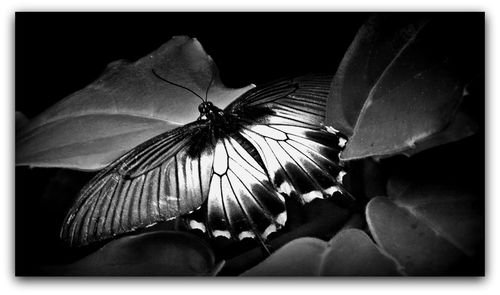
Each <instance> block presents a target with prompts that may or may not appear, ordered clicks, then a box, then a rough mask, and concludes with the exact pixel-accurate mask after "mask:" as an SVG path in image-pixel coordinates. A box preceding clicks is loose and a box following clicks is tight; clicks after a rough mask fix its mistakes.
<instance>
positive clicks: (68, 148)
mask: <svg viewBox="0 0 500 295" xmlns="http://www.w3.org/2000/svg"><path fill="white" fill-rule="evenodd" d="M153 69H154V70H155V72H156V73H157V74H158V75H159V76H160V77H162V78H164V79H167V80H169V81H171V82H173V83H176V84H179V85H182V86H184V87H187V88H189V89H191V90H193V91H194V92H196V93H197V94H198V95H200V96H201V97H205V93H206V90H207V87H208V86H209V84H210V81H211V79H212V77H213V82H212V85H211V87H210V89H209V92H208V98H209V99H210V100H211V101H212V102H214V103H215V104H216V105H217V106H218V107H220V108H223V107H225V106H226V105H228V104H229V103H230V102H231V101H233V100H234V99H235V98H237V97H238V96H240V95H241V94H243V93H244V92H246V91H248V90H249V89H251V88H253V87H254V86H253V85H249V86H247V87H243V88H240V89H228V88H226V87H225V86H224V85H223V84H222V82H221V81H220V79H219V75H218V72H217V67H216V65H215V63H214V62H213V60H212V58H211V57H210V56H208V55H207V54H206V53H205V51H204V50H203V48H202V46H201V44H200V43H199V42H198V41H197V40H196V39H194V38H193V39H192V38H189V37H186V36H180V37H174V38H172V39H171V40H170V41H168V42H167V43H165V44H163V45H162V46H161V47H160V48H159V49H158V50H156V51H154V52H152V53H151V54H148V55H146V56H145V57H143V58H141V59H139V60H137V61H136V62H132V63H130V62H125V61H116V62H113V63H111V64H110V65H108V67H107V69H106V71H105V72H104V73H103V74H102V76H101V77H99V78H98V79H97V80H96V81H94V82H93V83H91V84H90V85H88V86H87V87H85V88H84V89H82V90H80V91H77V92H75V93H74V94H72V95H70V96H68V97H66V98H65V99H63V100H62V101H60V102H58V103H56V104H55V105H53V106H52V107H50V108H49V109H47V110H46V111H44V112H43V113H42V114H40V115H39V116H37V117H36V118H34V119H33V120H32V121H31V122H30V123H29V125H27V126H26V127H25V128H23V129H22V130H21V131H20V132H19V134H18V136H17V137H16V164H17V165H30V166H36V167H66V168H76V169H84V170H95V169H100V168H103V167H104V166H106V165H107V164H109V163H110V162H111V161H113V160H114V159H116V158H118V157H119V156H120V155H122V154H123V153H125V152H127V151H128V150H130V149H131V148H133V147H134V146H136V145H138V144H140V143H142V142H144V141H146V140H147V139H149V138H151V137H154V136H156V135H158V134H161V133H163V132H166V131H168V130H171V129H173V128H175V127H178V126H180V125H184V124H186V123H189V122H191V121H194V120H196V119H197V117H198V115H199V112H198V105H199V104H200V102H201V99H200V98H198V97H196V96H195V95H194V94H192V93H190V92H188V91H187V90H185V89H182V88H181V87H178V86H174V85H172V84H169V83H167V82H164V81H162V80H160V79H159V78H157V77H155V75H154V74H153V73H152V70H153Z"/></svg>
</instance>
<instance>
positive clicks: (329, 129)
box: [325, 126, 340, 134]
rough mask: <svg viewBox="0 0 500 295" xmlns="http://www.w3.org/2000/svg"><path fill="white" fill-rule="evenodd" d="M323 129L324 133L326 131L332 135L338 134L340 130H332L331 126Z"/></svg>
mask: <svg viewBox="0 0 500 295" xmlns="http://www.w3.org/2000/svg"><path fill="white" fill-rule="evenodd" d="M325 129H326V131H328V132H330V133H334V134H336V133H339V132H340V130H338V129H335V128H333V127H332V126H325Z"/></svg>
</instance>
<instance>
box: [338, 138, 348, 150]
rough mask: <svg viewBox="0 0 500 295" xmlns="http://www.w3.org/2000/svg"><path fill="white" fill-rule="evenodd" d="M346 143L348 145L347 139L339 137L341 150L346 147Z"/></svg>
mask: <svg viewBox="0 0 500 295" xmlns="http://www.w3.org/2000/svg"><path fill="white" fill-rule="evenodd" d="M346 143H347V140H346V139H345V138H342V137H339V147H341V148H343V147H345V144H346Z"/></svg>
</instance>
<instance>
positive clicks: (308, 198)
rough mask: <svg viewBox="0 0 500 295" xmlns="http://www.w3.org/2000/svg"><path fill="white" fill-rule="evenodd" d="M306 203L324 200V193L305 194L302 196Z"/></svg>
mask: <svg viewBox="0 0 500 295" xmlns="http://www.w3.org/2000/svg"><path fill="white" fill-rule="evenodd" d="M300 197H301V198H302V200H304V202H306V203H309V202H311V201H312V200H314V199H323V193H322V192H320V191H312V192H309V193H307V194H303V195H301V196H300Z"/></svg>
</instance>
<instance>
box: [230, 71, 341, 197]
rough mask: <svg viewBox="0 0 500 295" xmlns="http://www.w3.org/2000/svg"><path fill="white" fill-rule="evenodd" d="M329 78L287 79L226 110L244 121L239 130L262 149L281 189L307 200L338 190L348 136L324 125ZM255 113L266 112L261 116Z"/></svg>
mask: <svg viewBox="0 0 500 295" xmlns="http://www.w3.org/2000/svg"><path fill="white" fill-rule="evenodd" d="M330 82H331V77H328V76H306V77H301V78H297V79H290V80H283V81H281V82H279V83H274V84H270V85H269V86H264V87H263V88H261V89H256V90H254V91H253V92H251V93H249V94H246V95H244V96H242V97H241V98H240V99H238V100H237V101H235V102H234V103H233V104H231V105H230V106H228V108H227V109H226V110H227V111H229V112H232V113H234V114H235V116H236V117H238V118H239V119H240V120H241V121H242V122H244V123H243V124H242V128H241V130H240V134H241V135H242V136H243V137H244V138H245V139H247V140H248V141H249V142H250V143H251V144H252V146H253V147H255V149H256V150H257V151H258V154H259V155H260V158H261V159H262V161H263V165H264V167H265V169H266V171H267V173H268V175H269V178H270V180H271V181H272V183H273V184H274V186H275V187H276V188H277V190H278V191H279V192H280V193H284V194H286V195H295V196H297V197H299V198H300V199H301V200H302V201H303V202H309V201H311V200H313V199H315V198H323V197H325V196H330V195H332V194H333V193H334V192H340V193H341V194H345V195H347V196H348V197H350V195H349V194H348V192H347V191H346V190H345V189H344V188H343V186H342V177H343V175H344V174H345V171H344V170H343V164H342V163H341V161H340V159H339V153H340V152H341V150H342V149H343V147H344V145H345V139H344V138H343V137H342V136H341V135H340V134H338V133H335V132H328V131H326V129H325V128H323V126H322V124H323V121H324V118H325V106H326V99H327V96H328V92H329V87H330ZM254 113H267V115H266V116H262V117H260V118H258V119H257V120H255V119H254V117H253V114H254Z"/></svg>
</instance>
